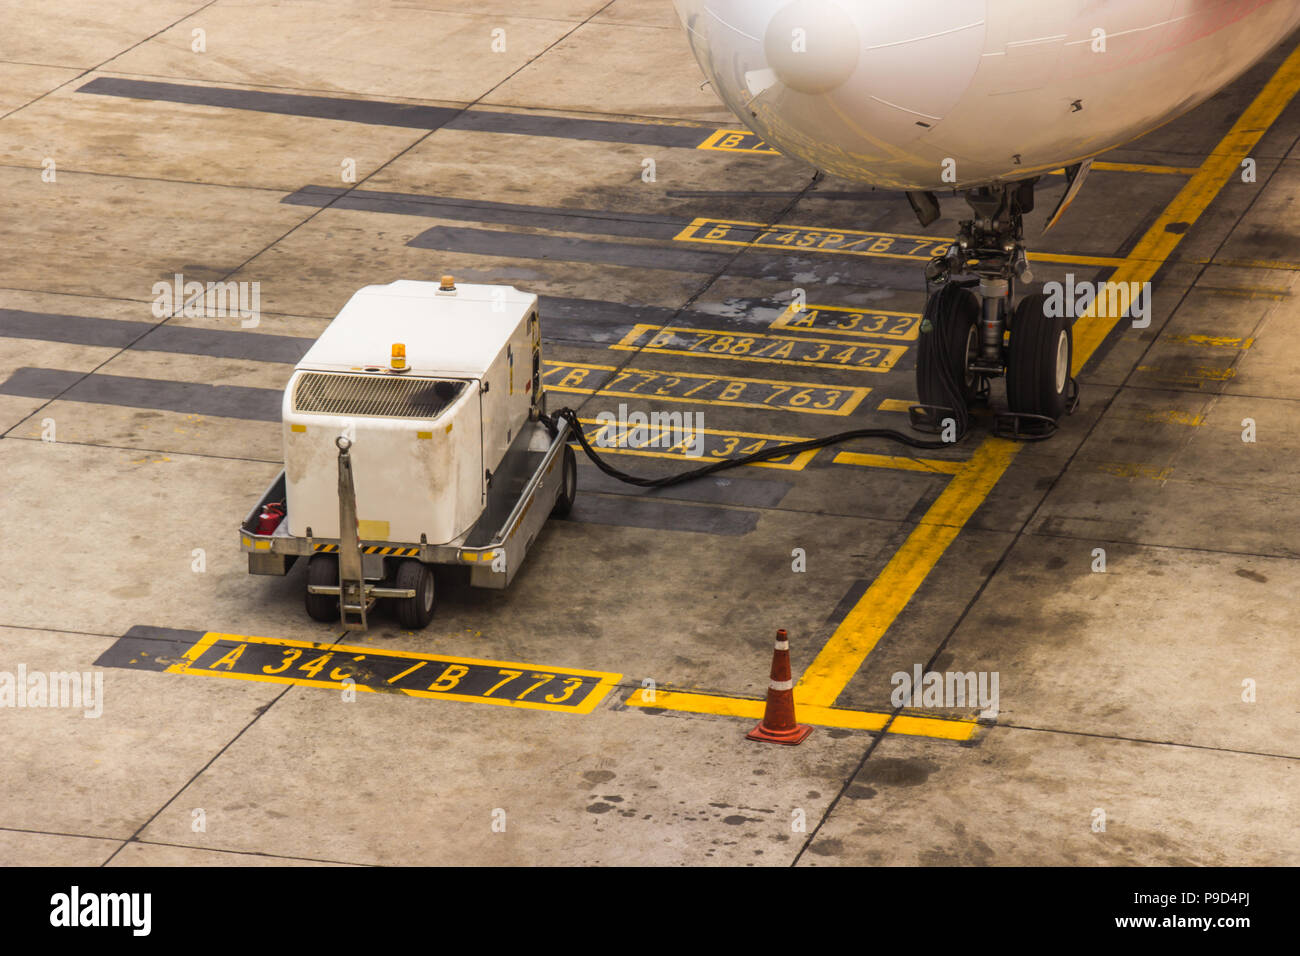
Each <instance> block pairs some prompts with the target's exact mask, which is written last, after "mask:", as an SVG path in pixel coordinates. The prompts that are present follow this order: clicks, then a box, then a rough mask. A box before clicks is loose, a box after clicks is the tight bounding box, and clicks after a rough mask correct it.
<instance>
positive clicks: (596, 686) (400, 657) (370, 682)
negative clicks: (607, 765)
mask: <svg viewBox="0 0 1300 956" xmlns="http://www.w3.org/2000/svg"><path fill="white" fill-rule="evenodd" d="M426 664H432V665H435V666H434V667H431V668H430V669H429V670H428V671H427V672H425V671H422V670H421V668H422V667H423V666H424V665H426ZM436 665H441V666H436ZM166 672H167V673H169V674H190V675H198V676H203V677H226V678H232V679H235V680H247V681H259V682H264V683H273V684H297V685H299V686H302V687H323V688H327V689H332V690H342V689H353V690H359V691H366V692H369V693H375V692H384V691H389V692H393V691H395V692H398V693H402V694H405V695H407V696H408V697H421V698H428V699H433V700H459V701H465V702H470V703H480V704H497V705H501V706H505V707H521V708H524V709H528V710H554V711H563V712H565V713H571V714H589V713H591V712H592V711H593V710H594V709H595V708H596V705H597V704H599V703H600V702H601V701H602V700H604V699H605V697H606V696H608V694H609V692H610V691H611V690H613V689H614V687H615V686H616V685H617V684H618V682H619V680H620V679H622V676H623V675H622V674H614V673H609V672H606V671H591V670H583V669H579V668H574V667H537V666H535V665H533V664H519V663H515V662H511V661H494V660H482V659H479V658H473V657H450V656H447V655H443V654H417V653H413V652H409V651H392V650H385V649H382V648H376V647H355V646H351V645H347V644H319V643H314V642H311V641H296V640H290V639H287V638H270V637H252V636H248V635H244V634H224V633H220V632H217V631H209V632H207V633H206V634H204V635H203V636H202V637H201V638H200V639H199V640H198V641H197V642H195V643H194V644H193V645H192V646H191V647H189V648H188V649H187V650H186V652H185V654H184V655H183V656H182V659H181V660H180V661H178V662H176V663H175V664H172V665H171V666H169V667H168V668H167V671H166ZM417 672H418V674H419V676H418V678H417V677H416V676H415V675H416V674H417ZM304 675H305V676H304ZM508 675H515V677H518V678H520V679H519V680H518V682H517V683H516V684H514V685H513V686H511V687H510V688H508V689H505V690H503V687H504V686H505V685H506V684H509V683H511V682H512V681H513V680H514V679H515V678H514V677H510V676H508ZM503 677H504V678H506V679H505V680H502V678H503ZM525 677H527V678H528V679H527V680H524V679H523V678H525Z"/></svg>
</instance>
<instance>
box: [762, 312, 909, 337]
mask: <svg viewBox="0 0 1300 956" xmlns="http://www.w3.org/2000/svg"><path fill="white" fill-rule="evenodd" d="M770 328H773V329H784V330H786V331H788V332H823V333H826V334H831V333H833V334H835V335H845V336H851V337H856V338H865V339H893V340H896V341H900V342H914V341H915V340H916V337H917V335H919V334H920V328H921V314H920V313H919V312H885V311H881V310H872V309H853V308H849V307H847V306H840V305H806V306H804V307H803V309H802V310H796V309H795V307H794V306H790V308H788V309H786V310H785V312H784V313H782V315H781V317H780V318H778V319H777V320H776V321H775V322H773V323H772V324H771V326H770Z"/></svg>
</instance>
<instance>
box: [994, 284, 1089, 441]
mask: <svg viewBox="0 0 1300 956" xmlns="http://www.w3.org/2000/svg"><path fill="white" fill-rule="evenodd" d="M1046 302H1047V296H1045V295H1043V294H1042V293H1041V292H1039V293H1035V294H1033V295H1027V296H1025V297H1024V298H1023V299H1022V300H1021V301H1020V304H1019V305H1018V306H1016V311H1015V316H1014V318H1013V321H1012V323H1011V350H1010V354H1009V355H1008V356H1007V404H1008V405H1010V406H1011V410H1012V411H1013V412H1019V413H1021V414H1027V415H1042V416H1044V417H1046V418H1050V419H1053V420H1056V419H1058V418H1060V417H1061V416H1062V415H1063V414H1065V409H1066V405H1067V404H1068V402H1069V399H1068V396H1069V391H1070V369H1071V364H1072V363H1073V361H1074V330H1073V328H1072V327H1071V326H1072V323H1071V321H1070V319H1069V318H1068V317H1067V316H1051V315H1048V314H1047V313H1046V310H1045V309H1044V304H1045V303H1046Z"/></svg>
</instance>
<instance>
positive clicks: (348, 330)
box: [239, 276, 577, 630]
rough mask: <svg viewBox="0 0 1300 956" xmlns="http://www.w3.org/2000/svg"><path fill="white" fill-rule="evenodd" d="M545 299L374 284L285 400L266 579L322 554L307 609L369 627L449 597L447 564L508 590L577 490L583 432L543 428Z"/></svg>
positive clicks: (261, 529)
mask: <svg viewBox="0 0 1300 956" xmlns="http://www.w3.org/2000/svg"><path fill="white" fill-rule="evenodd" d="M543 405H544V397H543V394H542V386H541V333H540V330H539V328H538V320H537V296H535V295H529V294H526V293H523V292H520V291H519V290H518V289H515V288H514V287H512V286H492V285H459V286H458V285H456V283H455V282H454V280H453V279H452V277H451V276H443V278H442V282H441V283H435V282H416V281H410V280H398V281H396V282H390V283H389V284H388V285H372V286H366V287H365V288H364V289H361V290H360V291H358V292H357V293H356V294H355V295H353V296H352V298H351V299H350V300H348V303H347V305H345V306H344V307H343V310H342V311H341V312H340V313H339V314H338V316H337V317H336V318H335V319H334V321H333V322H331V323H330V324H329V326H328V327H327V328H326V329H325V331H324V333H323V334H322V335H321V337H320V338H319V339H318V340H317V341H316V343H315V344H314V345H313V346H312V347H311V349H310V350H309V351H308V352H307V354H306V355H305V356H303V358H302V361H300V362H299V363H298V365H297V368H296V369H295V370H294V373H293V377H292V378H291V379H290V380H289V384H288V385H287V386H286V388H285V392H284V406H283V427H284V470H283V471H282V472H281V473H280V474H279V476H278V477H277V478H276V479H275V481H274V482H272V483H271V486H270V487H269V488H268V489H267V491H266V493H265V494H264V495H263V496H262V498H261V500H260V501H259V502H258V503H257V506H256V507H255V508H253V510H252V511H251V512H249V514H248V517H246V518H245V519H244V522H243V524H242V525H241V526H240V529H239V534H240V545H241V547H242V549H243V550H244V551H245V552H247V553H248V570H249V573H250V574H285V573H287V572H288V570H289V568H290V567H291V566H292V565H293V563H294V561H296V560H297V559H298V558H299V557H304V556H306V557H308V564H307V598H306V603H307V613H308V614H310V615H311V616H312V617H313V618H315V619H316V620H318V621H334V620H339V619H340V618H341V619H342V621H343V625H344V626H345V627H347V628H349V629H356V630H364V629H365V627H366V614H367V612H368V611H369V610H370V609H371V608H372V606H373V605H374V602H375V601H376V600H378V599H380V598H388V599H390V600H393V601H394V602H395V603H396V608H397V617H398V620H399V621H400V623H401V624H402V626H403V627H408V628H421V627H424V626H425V625H426V624H428V622H429V620H430V618H431V617H432V616H433V611H434V607H435V604H436V596H435V579H434V575H433V571H432V566H433V565H438V564H442V565H467V566H468V567H469V568H470V584H471V585H473V586H476V587H486V588H504V587H506V586H507V585H508V584H509V583H510V581H511V579H512V578H513V577H514V575H515V572H516V571H517V570H518V569H519V565H520V564H521V562H522V561H523V558H524V555H525V554H526V553H527V551H528V549H529V547H530V546H531V545H532V543H533V540H534V538H536V536H537V533H538V531H539V530H541V527H542V525H543V524H544V523H545V522H546V518H547V516H548V515H550V514H556V515H565V514H567V513H568V512H569V509H570V508H572V507H573V500H574V496H575V495H576V493H577V461H576V458H575V456H574V453H573V449H572V448H570V447H569V446H568V444H567V439H568V438H569V435H570V430H569V424H568V423H567V422H566V421H564V420H563V419H559V418H557V419H556V420H555V421H554V422H553V423H550V424H548V423H547V422H544V421H542V420H541V416H542V415H543V414H544V412H545V409H544V407H543Z"/></svg>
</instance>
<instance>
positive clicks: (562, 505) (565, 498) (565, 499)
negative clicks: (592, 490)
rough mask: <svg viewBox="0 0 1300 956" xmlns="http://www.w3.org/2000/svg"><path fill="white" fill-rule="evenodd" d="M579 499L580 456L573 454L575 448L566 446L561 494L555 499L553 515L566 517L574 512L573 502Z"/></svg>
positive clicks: (561, 477)
mask: <svg viewBox="0 0 1300 956" xmlns="http://www.w3.org/2000/svg"><path fill="white" fill-rule="evenodd" d="M577 497H578V456H577V455H575V454H574V453H573V446H571V445H565V446H564V463H563V464H562V465H561V466H560V494H559V497H557V498H556V499H555V507H554V508H552V509H551V515H552V516H553V517H556V518H563V517H565V516H566V515H567V514H568V513H569V512H570V511H572V510H573V500H574V499H575V498H577Z"/></svg>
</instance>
